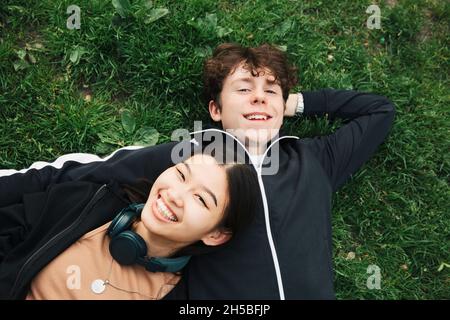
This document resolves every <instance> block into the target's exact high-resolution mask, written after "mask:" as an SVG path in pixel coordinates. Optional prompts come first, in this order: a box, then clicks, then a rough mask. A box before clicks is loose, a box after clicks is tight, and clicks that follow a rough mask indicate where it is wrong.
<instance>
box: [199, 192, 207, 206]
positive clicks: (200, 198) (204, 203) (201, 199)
mask: <svg viewBox="0 0 450 320" xmlns="http://www.w3.org/2000/svg"><path fill="white" fill-rule="evenodd" d="M197 198H198V199H199V200H200V201H201V202H202V203H203V205H204V206H205V208H208V206H207V205H206V202H205V200H203V198H202V197H201V196H199V195H197Z"/></svg>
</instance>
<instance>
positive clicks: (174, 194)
mask: <svg viewBox="0 0 450 320" xmlns="http://www.w3.org/2000/svg"><path fill="white" fill-rule="evenodd" d="M167 200H169V201H170V202H171V203H173V204H174V205H175V206H177V207H182V206H183V197H182V191H181V190H177V189H175V188H169V189H167Z"/></svg>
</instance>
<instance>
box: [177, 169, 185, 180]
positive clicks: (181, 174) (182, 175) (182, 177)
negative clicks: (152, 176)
mask: <svg viewBox="0 0 450 320" xmlns="http://www.w3.org/2000/svg"><path fill="white" fill-rule="evenodd" d="M177 171H178V173H179V174H180V177H181V179H183V181H184V180H186V179H185V177H184V174H183V173H182V172H181V171H180V169H177Z"/></svg>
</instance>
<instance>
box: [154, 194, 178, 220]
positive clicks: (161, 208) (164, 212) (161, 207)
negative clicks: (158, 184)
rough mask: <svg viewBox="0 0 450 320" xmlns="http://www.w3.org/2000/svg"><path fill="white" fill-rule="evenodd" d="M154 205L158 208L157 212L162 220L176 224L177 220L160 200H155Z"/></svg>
mask: <svg viewBox="0 0 450 320" xmlns="http://www.w3.org/2000/svg"><path fill="white" fill-rule="evenodd" d="M156 205H157V207H158V211H159V212H160V213H161V214H162V215H163V216H164V218H167V219H168V220H170V221H173V222H177V221H178V219H177V217H176V216H174V215H173V214H172V213H171V212H170V211H169V209H167V207H166V205H165V204H164V202H163V201H162V200H161V199H157V200H156Z"/></svg>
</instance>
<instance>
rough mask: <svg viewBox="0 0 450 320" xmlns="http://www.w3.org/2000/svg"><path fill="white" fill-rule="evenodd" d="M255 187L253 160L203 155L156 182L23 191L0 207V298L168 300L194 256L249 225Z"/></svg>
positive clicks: (72, 184) (76, 184)
mask: <svg viewBox="0 0 450 320" xmlns="http://www.w3.org/2000/svg"><path fill="white" fill-rule="evenodd" d="M257 190H258V182H257V178H256V173H255V172H254V170H253V169H252V168H250V167H249V166H248V165H246V164H238V163H235V162H229V163H225V164H220V162H218V161H216V160H215V159H214V158H213V157H211V156H209V155H205V154H201V153H197V154H194V155H193V156H191V157H189V158H188V159H186V160H184V161H182V162H180V163H178V164H176V165H175V166H173V167H170V168H169V169H167V170H166V171H164V172H163V173H162V174H161V175H160V176H159V177H158V178H157V179H156V180H155V182H154V183H151V182H149V181H140V182H139V183H136V184H135V185H124V186H122V185H120V186H119V185H118V184H117V183H116V182H114V181H112V182H110V183H109V184H107V185H103V186H98V185H95V184H93V183H89V182H69V183H63V184H58V185H55V186H51V187H49V188H48V189H47V191H45V192H40V193H34V194H29V195H24V197H23V198H24V201H23V203H21V204H16V205H12V206H8V207H6V208H0V217H1V218H0V220H1V221H0V225H1V226H2V227H1V228H0V238H1V239H2V242H1V250H0V259H1V260H0V293H1V298H3V299H23V298H26V299H161V298H162V297H164V295H166V294H167V293H168V292H169V291H170V290H171V289H172V288H173V287H174V285H175V284H176V283H177V282H178V281H179V279H180V277H181V276H182V273H181V272H179V271H181V270H182V268H183V267H184V266H185V265H186V263H187V262H188V261H189V257H190V256H191V255H197V254H203V253H207V252H209V251H212V250H215V249H217V248H218V247H220V246H222V245H224V244H225V243H227V242H228V241H229V240H230V238H231V237H232V236H234V235H235V234H236V233H238V232H240V231H241V230H242V229H243V228H244V227H246V226H247V225H249V224H250V222H251V219H252V217H253V212H254V209H255V208H254V207H255V203H256V197H257V194H256V192H257ZM144 203H145V204H144ZM118 212H119V214H118ZM112 213H114V214H112ZM112 218H114V219H112ZM111 220H112V221H111ZM6 238H7V239H8V240H7V241H6V240H5V239H6Z"/></svg>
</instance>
